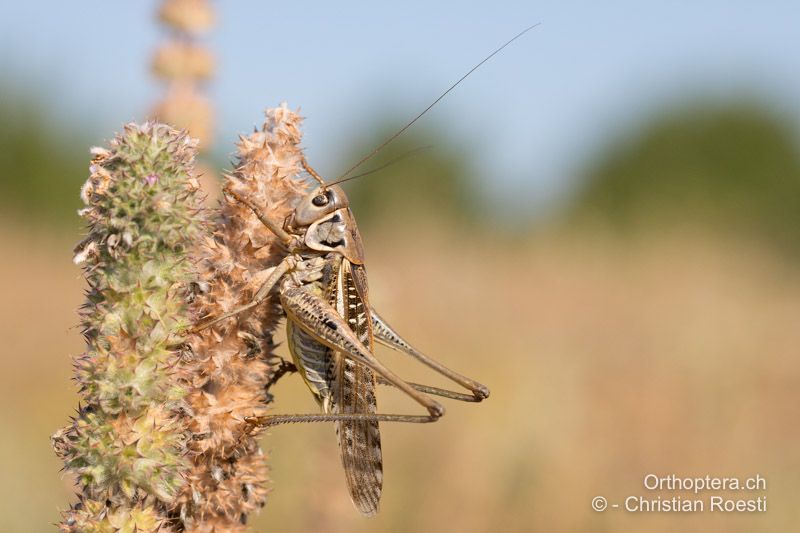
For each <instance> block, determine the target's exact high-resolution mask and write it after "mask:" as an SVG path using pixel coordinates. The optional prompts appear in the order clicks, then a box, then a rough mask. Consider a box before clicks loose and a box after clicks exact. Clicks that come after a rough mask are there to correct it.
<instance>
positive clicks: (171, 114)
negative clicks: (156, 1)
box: [152, 0, 216, 151]
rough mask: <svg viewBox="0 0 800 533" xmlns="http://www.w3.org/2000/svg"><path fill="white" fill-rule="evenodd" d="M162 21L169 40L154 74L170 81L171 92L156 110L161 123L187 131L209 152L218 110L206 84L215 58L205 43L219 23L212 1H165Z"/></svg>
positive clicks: (158, 52)
mask: <svg viewBox="0 0 800 533" xmlns="http://www.w3.org/2000/svg"><path fill="white" fill-rule="evenodd" d="M159 18H160V20H161V22H163V23H164V24H165V25H166V26H167V27H168V28H169V30H170V34H169V39H168V40H167V41H166V42H165V43H163V44H162V45H161V46H160V47H159V48H158V49H157V50H156V52H155V54H154V55H153V64H152V69H153V73H154V74H155V75H156V76H157V77H158V78H160V79H162V80H164V81H166V83H167V91H166V94H165V95H164V97H163V98H162V99H161V101H160V102H158V104H156V106H155V108H154V109H153V111H152V115H153V116H154V117H156V118H157V119H158V120H162V121H164V122H167V123H169V124H175V125H176V126H178V127H181V128H186V129H188V130H189V133H191V134H192V136H193V137H197V138H198V139H200V142H201V149H202V150H204V151H207V150H208V147H209V146H210V144H211V137H212V132H213V129H214V126H213V122H214V111H213V107H212V105H211V102H210V101H209V100H208V98H207V97H206V96H204V94H203V88H202V84H203V82H204V81H206V80H208V79H209V78H211V77H212V76H213V75H214V71H215V70H216V65H215V62H214V56H213V54H211V52H210V50H208V48H207V47H206V46H205V45H204V44H203V43H202V42H201V37H202V36H203V35H204V34H205V33H207V32H208V31H209V30H210V29H211V27H212V26H213V25H214V22H215V18H216V17H215V15H214V9H213V7H212V6H211V3H210V2H209V1H208V0H163V1H162V3H161V6H160V9H159Z"/></svg>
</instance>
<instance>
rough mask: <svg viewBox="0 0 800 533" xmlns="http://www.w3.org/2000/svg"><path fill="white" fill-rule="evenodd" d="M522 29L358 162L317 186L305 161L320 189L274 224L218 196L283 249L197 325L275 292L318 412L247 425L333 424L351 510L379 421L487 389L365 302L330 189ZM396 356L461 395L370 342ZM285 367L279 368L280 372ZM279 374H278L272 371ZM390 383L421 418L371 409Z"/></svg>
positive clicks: (345, 218)
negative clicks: (381, 354)
mask: <svg viewBox="0 0 800 533" xmlns="http://www.w3.org/2000/svg"><path fill="white" fill-rule="evenodd" d="M534 27H535V25H534V26H531V27H529V28H527V29H525V30H523V31H522V32H520V33H519V34H517V35H516V36H514V37H513V38H512V39H510V40H509V41H507V42H506V43H505V44H503V45H502V46H501V47H499V48H498V49H496V50H495V51H494V52H492V53H491V54H490V55H489V56H487V57H486V58H485V59H483V60H482V61H481V62H480V63H478V64H477V65H476V66H475V67H473V68H472V69H471V70H470V71H469V72H467V74H465V75H464V76H462V77H461V78H460V79H459V80H458V81H457V82H456V83H454V84H453V85H452V86H450V88H448V89H447V90H446V91H445V92H444V93H443V94H442V95H441V96H439V98H437V99H436V100H435V101H434V102H433V103H432V104H431V105H430V106H428V107H427V108H426V109H425V110H423V111H422V113H420V114H419V115H417V116H416V117H415V118H414V119H413V120H411V121H410V122H409V123H408V124H406V125H405V126H404V127H403V128H402V129H400V130H399V131H398V132H396V133H395V134H394V135H392V136H391V137H389V138H388V139H387V140H385V141H384V142H383V143H382V144H380V145H379V146H378V147H377V148H376V149H375V150H373V152H371V153H370V154H368V155H367V156H366V157H364V158H362V159H361V160H360V161H358V162H357V163H356V164H355V165H353V166H352V167H351V168H350V169H349V170H348V171H347V172H345V173H344V174H343V175H342V176H340V177H339V179H338V180H337V181H334V182H333V183H327V184H326V183H325V182H324V181H323V179H322V177H320V175H319V174H318V173H317V172H316V171H315V170H314V169H313V168H311V167H310V166H309V165H308V164H307V163H306V162H305V161H303V162H302V165H303V168H304V169H305V170H306V171H307V172H308V174H309V175H310V176H312V177H313V178H314V179H316V180H317V181H318V182H319V184H320V186H319V187H317V188H316V189H315V190H313V191H312V192H311V193H309V194H308V195H307V196H305V197H304V198H302V199H301V200H300V201H299V203H298V204H297V205H296V206H295V208H294V211H293V212H292V213H291V214H290V215H289V216H288V217H287V218H286V220H284V221H283V223H282V224H280V223H279V221H275V220H270V219H269V217H267V216H265V215H264V214H263V212H262V210H261V208H260V206H257V205H254V204H253V203H251V202H250V201H249V199H248V198H246V197H244V196H242V195H240V194H239V193H238V192H237V191H235V190H233V189H228V190H226V191H225V192H226V194H228V195H230V196H231V197H233V198H234V199H235V200H237V201H239V202H241V203H242V204H244V205H246V206H248V207H249V208H250V210H252V212H253V213H254V214H255V216H256V217H257V218H258V219H259V220H260V221H261V222H262V223H263V224H264V225H265V226H266V227H267V228H269V229H270V231H272V233H274V234H275V235H276V236H277V237H278V239H279V240H281V241H282V242H283V244H284V245H285V246H286V248H287V252H288V253H287V255H286V257H285V258H284V259H283V260H282V261H281V262H280V263H279V264H278V265H277V266H276V267H274V268H273V269H271V272H269V273H265V274H266V275H267V279H266V281H265V282H264V283H263V285H262V286H261V287H260V288H259V290H258V291H257V292H256V294H255V296H254V297H253V299H252V301H251V302H249V303H248V304H246V305H244V306H242V307H239V308H238V309H234V310H233V311H231V312H228V313H225V314H223V315H222V316H219V317H216V318H213V319H210V320H208V321H205V322H201V323H200V324H199V325H198V326H197V327H196V328H195V329H202V328H206V327H209V326H213V325H214V324H217V323H219V322H220V321H222V320H225V319H229V318H232V317H235V316H236V315H237V314H239V313H241V312H242V311H246V310H247V309H251V308H253V307H254V306H257V305H259V304H261V303H262V302H263V301H264V300H265V299H266V298H267V296H268V295H269V293H270V291H272V290H273V288H277V290H278V294H279V296H280V304H281V307H282V308H283V310H284V312H285V313H286V319H287V336H288V340H289V342H288V344H289V350H290V352H291V354H292V359H293V360H294V366H295V367H296V368H297V370H298V371H299V373H300V374H301V376H302V377H303V380H304V381H305V383H306V385H307V386H308V388H309V390H310V391H311V393H312V394H313V395H314V397H315V398H316V400H317V402H318V403H319V405H320V407H321V408H322V413H319V414H300V415H267V416H253V417H250V418H248V419H246V423H247V424H249V426H250V427H256V426H262V427H263V426H273V425H278V424H288V423H298V422H333V423H335V425H336V430H337V435H338V440H339V450H340V455H341V459H342V465H343V467H344V471H345V476H346V479H347V485H348V488H349V490H350V496H351V498H352V500H353V503H354V504H355V506H356V507H357V508H358V510H359V511H360V512H361V513H362V514H364V515H366V516H371V515H374V514H375V513H377V511H378V506H379V502H380V497H381V491H382V485H383V462H382V454H381V438H380V429H379V426H378V424H379V422H414V423H426V422H434V421H436V420H438V419H439V418H440V417H441V416H442V415H443V414H444V408H443V407H442V406H441V404H439V403H438V402H437V401H435V400H434V399H432V398H431V397H430V396H429V395H434V396H439V397H443V398H449V399H454V400H460V401H465V402H480V401H481V400H484V399H485V398H488V396H489V389H488V388H487V387H486V386H484V385H482V384H480V383H478V382H477V381H475V380H472V379H470V378H467V377H465V376H463V375H461V374H459V373H457V372H454V371H452V370H450V369H449V368H447V367H445V366H444V365H443V364H441V363H439V362H438V361H436V360H434V359H432V358H430V357H428V356H426V355H425V354H423V353H422V352H420V351H419V350H417V349H416V348H414V347H413V346H412V345H411V344H410V343H409V342H407V341H406V340H405V339H403V338H402V337H401V336H400V335H399V334H398V333H397V332H396V331H395V330H394V329H393V328H392V327H391V326H389V324H388V323H387V322H386V321H385V320H384V319H383V318H381V316H380V315H379V314H378V313H377V312H376V311H375V309H373V308H372V307H371V305H370V302H369V290H368V287H367V275H366V270H365V266H364V248H363V245H362V242H361V235H360V234H359V231H358V227H357V226H356V222H355V218H354V217H353V214H352V212H351V211H350V207H349V201H348V199H347V196H346V195H345V193H344V191H343V190H342V189H341V188H340V187H338V186H337V185H336V183H341V182H343V181H347V180H348V179H353V178H355V177H359V176H363V175H366V174H369V173H370V172H366V173H362V174H359V175H357V176H352V177H350V178H348V177H347V176H348V175H350V174H351V173H352V172H353V171H354V170H355V169H357V168H358V167H359V166H360V165H361V164H362V163H364V162H365V161H367V160H368V159H369V158H370V157H372V156H373V155H375V154H376V153H377V152H378V151H380V150H381V149H382V148H383V147H384V146H386V145H387V144H389V143H390V142H391V141H393V140H394V139H396V138H397V137H398V136H399V135H400V134H402V133H403V132H404V131H405V130H407V129H408V128H409V127H410V126H411V125H413V124H414V123H415V122H416V121H417V120H418V119H419V118H420V117H421V116H422V115H424V114H425V113H426V112H427V111H428V110H430V109H431V108H432V107H433V106H434V105H436V103H437V102H439V101H440V100H441V99H442V98H444V96H445V95H447V94H448V93H449V92H450V91H451V90H453V89H454V88H455V87H456V86H457V85H458V84H459V83H461V82H462V81H463V80H464V79H466V78H467V76H469V75H470V74H471V73H472V72H474V71H475V70H476V69H477V68H478V67H480V66H481V65H483V64H484V63H485V62H486V61H488V60H489V59H491V58H492V57H493V56H494V55H495V54H497V53H498V52H500V50H502V49H503V48H505V47H506V46H508V45H509V44H511V43H512V42H513V41H515V40H516V39H518V38H519V37H521V36H522V35H523V34H525V33H527V32H528V31H530V30H531V29H532V28H534ZM376 341H377V342H380V343H381V344H384V345H386V346H388V347H390V348H392V349H395V350H397V351H400V352H402V353H405V354H406V355H409V356H411V357H413V358H414V359H416V360H418V361H419V362H421V363H422V364H424V365H426V366H428V367H429V368H431V369H432V370H434V371H436V372H437V373H439V374H441V375H443V376H445V377H446V378H448V379H450V380H451V381H453V382H455V383H457V384H458V385H460V386H461V387H463V388H464V389H466V390H468V391H469V394H464V393H461V392H455V391H450V390H447V389H440V388H437V387H431V386H428V385H420V384H416V383H410V382H406V381H405V380H403V379H401V378H400V377H399V376H397V375H396V374H395V373H394V372H392V371H391V370H390V369H388V368H387V367H386V366H384V365H383V363H381V362H380V361H379V360H378V359H377V358H376V357H375V355H374V352H375V342H376ZM285 368H286V367H282V369H285ZM283 373H285V371H284V372H281V375H282V374H283ZM378 384H381V385H390V386H393V387H395V388H397V389H399V390H401V391H402V392H404V393H405V394H406V395H408V396H409V397H410V398H411V399H413V400H414V401H415V402H417V403H418V404H420V405H421V406H423V407H424V408H425V410H426V411H427V414H425V415H406V414H383V413H378V412H377V402H376V398H375V387H376V385H378Z"/></svg>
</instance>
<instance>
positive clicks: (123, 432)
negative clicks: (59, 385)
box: [53, 123, 200, 532]
mask: <svg viewBox="0 0 800 533" xmlns="http://www.w3.org/2000/svg"><path fill="white" fill-rule="evenodd" d="M92 153H93V155H94V158H93V160H92V164H91V166H90V172H91V175H90V177H89V179H88V180H87V182H86V184H85V185H84V186H83V189H82V191H81V197H82V198H83V200H84V202H85V203H86V208H84V209H82V210H81V215H82V216H83V217H84V218H85V219H86V220H87V222H88V225H89V235H88V237H87V238H86V239H85V240H84V241H83V242H82V243H81V244H80V245H79V246H78V248H77V249H76V255H75V262H76V263H79V264H81V265H82V266H83V269H84V274H85V276H86V281H87V283H88V286H89V288H88V290H87V301H86V304H84V306H83V309H82V312H81V325H82V327H83V333H84V337H85V338H86V341H87V350H86V352H85V353H84V354H83V355H81V356H79V357H78V358H76V360H75V379H76V381H77V382H78V384H79V387H80V396H81V404H82V405H83V407H81V408H79V410H78V413H77V415H76V416H75V418H74V419H73V421H72V423H71V424H70V425H69V426H67V427H66V428H64V429H61V430H59V431H58V432H56V434H55V435H53V446H54V448H55V450H56V453H57V454H58V455H59V456H60V457H61V458H62V459H63V460H64V465H65V469H66V470H67V471H70V472H72V473H73V474H74V475H75V476H76V478H77V480H78V485H79V487H80V495H79V498H80V500H79V502H78V503H77V504H76V505H74V506H73V507H72V509H70V510H69V511H67V512H65V513H64V517H63V521H62V522H61V524H60V527H61V529H62V530H64V531H75V532H77V531H81V532H85V531H98V532H101V531H102V532H105V531H154V530H156V529H158V528H159V527H160V528H161V529H160V531H166V530H169V529H168V525H169V524H168V520H167V518H168V510H169V509H170V508H172V506H173V504H174V500H175V497H176V495H177V494H179V493H180V491H181V490H182V487H183V484H184V477H183V474H184V472H185V471H186V469H187V466H188V465H187V461H186V459H185V458H184V453H185V444H186V442H185V441H186V428H185V425H184V419H183V418H182V417H181V416H178V413H179V412H181V411H183V410H185V403H184V400H183V397H184V395H185V391H184V390H183V389H182V388H181V386H180V385H179V384H178V381H177V378H176V377H175V374H174V370H173V369H174V367H175V364H176V353H175V347H176V346H180V345H182V343H183V341H184V337H183V333H182V331H184V330H185V329H186V327H187V325H188V322H189V319H188V318H187V316H188V315H187V312H188V311H187V304H186V294H187V288H188V284H189V282H190V281H191V280H192V279H193V275H192V269H191V264H190V263H189V261H188V253H189V250H190V249H191V248H192V246H193V243H194V242H196V241H197V240H198V236H199V234H200V223H199V222H198V218H199V205H200V197H199V196H200V194H199V188H198V184H197V180H196V179H195V178H194V176H193V164H194V158H195V154H196V141H194V140H192V139H190V138H189V137H188V136H187V135H186V134H185V133H182V132H178V131H175V130H173V129H171V128H170V127H168V126H165V125H163V124H157V123H146V124H144V125H141V126H138V125H134V124H129V125H127V126H125V129H124V132H123V133H122V134H121V135H118V136H117V137H116V138H115V139H114V140H113V141H112V142H111V146H110V148H109V149H102V148H96V149H93V150H92Z"/></svg>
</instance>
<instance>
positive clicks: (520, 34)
mask: <svg viewBox="0 0 800 533" xmlns="http://www.w3.org/2000/svg"><path fill="white" fill-rule="evenodd" d="M540 24H541V22H537V23H536V24H534V25H533V26H528V27H527V28H525V29H524V30H522V31H521V32H519V33H518V34H516V35H515V36H514V37H512V38H511V39H509V40H508V41H506V42H505V43H504V44H503V45H502V46H500V48H498V49H496V50H495V51H494V52H492V53H491V54H489V55H488V56H486V57H485V58H483V60H482V61H481V62H480V63H478V64H477V65H475V66H474V67H472V68H471V69H470V70H469V72H467V73H466V74H464V75H463V76H461V78H459V80H458V81H457V82H455V83H454V84H453V85H451V86H450V87H449V88H448V89H447V90H446V91H445V92H443V93H442V94H441V95H440V96H439V98H437V99H436V100H434V101H433V103H432V104H431V105H429V106H428V107H426V108H425V109H424V110H423V111H422V112H421V113H420V114H419V115H417V116H416V117H414V118H413V119H412V120H411V122H409V123H408V124H406V125H405V126H403V127H402V128H400V130H399V131H398V132H397V133H395V134H394V135H392V136H391V137H389V138H388V139H386V140H385V141H383V142H382V143H381V144H379V145H378V147H377V148H375V149H374V150H372V151H371V152H370V153H369V154H367V155H365V156H364V157H362V158H361V159H360V160H359V161H358V162H357V163H356V164H355V165H353V166H352V167H350V168H349V169H347V171H346V172H345V173H344V174H341V175H339V176H338V177H337V178H336V179H335V180H334V181H335V182H336V183H340V182H341V181H342V180H343V179H344V178H346V177H347V176H348V175H349V174H350V173H351V172H353V171H354V170H355V169H357V168H358V167H360V166H361V165H363V164H364V163H365V162H366V161H367V160H368V159H370V158H372V156H374V155H375V154H377V153H378V152H380V151H381V150H383V148H384V147H385V146H386V145H387V144H389V143H390V142H392V141H393V140H395V139H396V138H398V137H399V136H400V135H402V134H403V132H404V131H406V130H407V129H408V128H410V127H411V126H412V125H413V124H414V123H415V122H416V121H417V120H419V119H420V118H422V115H424V114H425V113H427V112H428V111H430V110H431V108H432V107H433V106H435V105H436V104H438V103H439V101H441V99H442V98H444V97H445V96H447V94H448V93H449V92H450V91H452V90H453V89H455V88H456V87H457V86H458V85H459V84H460V83H461V82H462V81H464V80H465V79H467V77H468V76H469V75H470V74H472V73H473V72H475V71H476V70H478V68H479V67H480V66H481V65H483V64H484V63H486V62H487V61H489V60H490V59H491V58H493V57H494V56H495V55H497V54H498V53H500V51H501V50H502V49H503V48H505V47H506V46H508V45H510V44H511V43H513V42H514V41H516V40H517V39H519V38H520V37H522V36H523V35H525V34H526V33H528V32H529V31H531V30H532V29H533V28H535V27H536V26H539V25H540Z"/></svg>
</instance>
